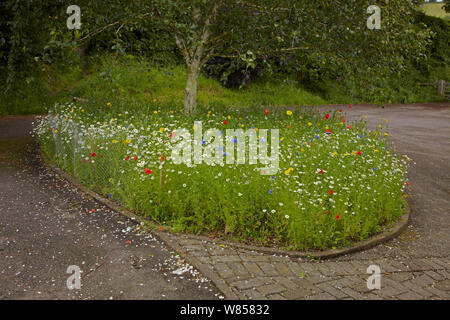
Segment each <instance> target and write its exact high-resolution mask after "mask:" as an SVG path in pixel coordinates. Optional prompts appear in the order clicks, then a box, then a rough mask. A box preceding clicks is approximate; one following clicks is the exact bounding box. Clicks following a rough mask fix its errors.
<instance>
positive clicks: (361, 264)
mask: <svg viewBox="0 0 450 320" xmlns="http://www.w3.org/2000/svg"><path fill="white" fill-rule="evenodd" d="M165 241H166V242H167V243H168V244H169V245H170V246H171V247H173V248H174V249H176V250H177V252H178V253H180V254H182V255H184V256H186V257H187V258H188V259H189V260H190V261H191V263H192V264H193V265H194V266H195V267H196V268H197V269H198V270H200V271H201V272H203V273H204V274H205V275H206V276H208V277H209V278H210V279H212V280H213V282H216V285H218V288H219V289H221V290H222V291H224V293H225V296H226V298H228V299H263V300H264V299H368V300H373V299H401V300H403V299H450V278H449V276H450V255H448V256H442V257H425V258H414V259H397V260H394V259H386V258H378V259H368V260H362V259H356V260H353V259H351V257H350V260H343V261H340V260H339V259H334V260H325V261H310V260H306V259H295V258H290V257H286V256H274V255H267V254H264V253H258V252H254V251H248V250H243V249H237V248H233V247H227V246H223V245H219V244H217V243H214V242H209V241H204V240H196V239H192V238H189V237H183V236H178V235H167V236H166V238H165ZM348 258H349V257H345V258H344V259H348ZM370 265H377V266H379V267H380V269H381V288H380V289H379V290H377V289H374V290H369V289H368V288H367V279H368V277H369V276H370V275H371V274H368V273H367V268H368V267H369V266H370ZM218 282H220V283H218Z"/></svg>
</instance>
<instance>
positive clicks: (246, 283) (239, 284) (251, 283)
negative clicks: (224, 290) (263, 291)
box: [230, 278, 264, 290]
mask: <svg viewBox="0 0 450 320" xmlns="http://www.w3.org/2000/svg"><path fill="white" fill-rule="evenodd" d="M230 285H231V286H233V287H236V288H237V289H239V290H245V289H250V288H255V287H258V286H261V285H264V281H262V280H261V279H258V278H252V279H247V280H239V281H234V282H231V283H230Z"/></svg>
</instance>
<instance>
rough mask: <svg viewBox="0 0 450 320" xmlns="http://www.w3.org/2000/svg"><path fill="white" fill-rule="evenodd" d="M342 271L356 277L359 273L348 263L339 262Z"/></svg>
mask: <svg viewBox="0 0 450 320" xmlns="http://www.w3.org/2000/svg"><path fill="white" fill-rule="evenodd" d="M339 265H340V270H342V271H343V272H345V273H346V274H349V275H356V274H358V273H359V271H358V270H357V269H356V268H355V267H354V266H353V265H352V264H351V263H350V262H348V261H341V262H339Z"/></svg>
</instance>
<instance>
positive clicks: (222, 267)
mask: <svg viewBox="0 0 450 320" xmlns="http://www.w3.org/2000/svg"><path fill="white" fill-rule="evenodd" d="M214 267H215V269H216V271H217V273H218V274H219V276H220V277H222V278H224V279H228V278H231V277H234V273H233V271H231V269H230V268H229V267H228V265H227V264H226V263H223V262H220V263H216V264H215V265H214Z"/></svg>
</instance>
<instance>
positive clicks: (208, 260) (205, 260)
mask: <svg viewBox="0 0 450 320" xmlns="http://www.w3.org/2000/svg"><path fill="white" fill-rule="evenodd" d="M197 259H198V261H200V262H201V263H204V264H212V259H211V257H209V256H207V257H203V256H202V257H197Z"/></svg>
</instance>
